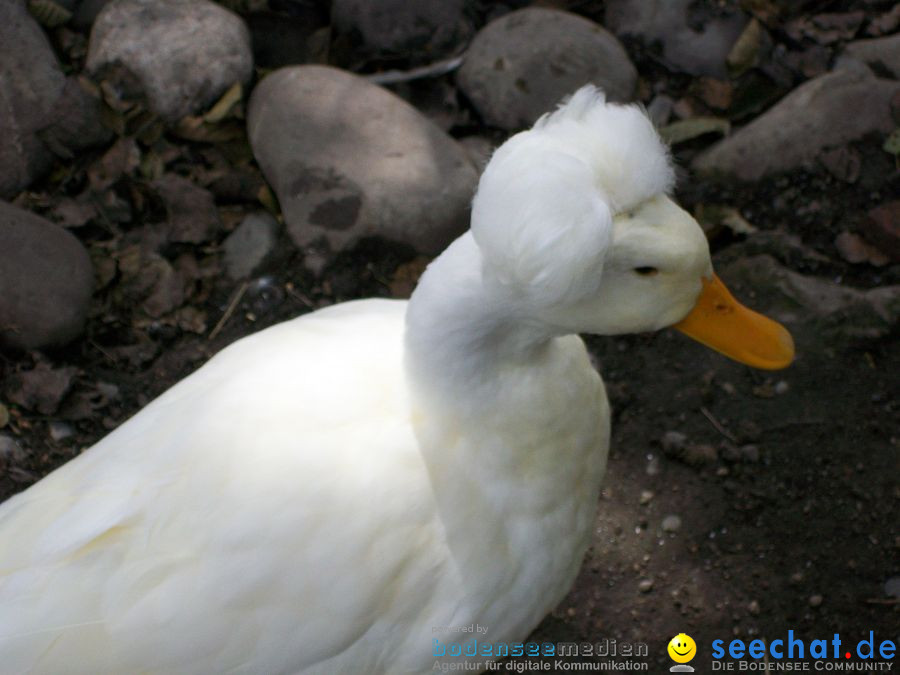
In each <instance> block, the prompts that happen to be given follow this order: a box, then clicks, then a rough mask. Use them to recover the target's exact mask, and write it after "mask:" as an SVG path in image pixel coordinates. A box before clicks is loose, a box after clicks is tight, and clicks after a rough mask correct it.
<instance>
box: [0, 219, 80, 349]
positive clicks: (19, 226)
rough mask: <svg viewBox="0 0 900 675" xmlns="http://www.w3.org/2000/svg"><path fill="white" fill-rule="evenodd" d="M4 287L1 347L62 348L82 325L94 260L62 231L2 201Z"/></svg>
mask: <svg viewBox="0 0 900 675" xmlns="http://www.w3.org/2000/svg"><path fill="white" fill-rule="evenodd" d="M0 289H2V290H0V347H13V348H16V349H42V348H44V347H55V346H59V345H63V344H65V343H67V342H70V341H71V340H73V339H75V338H76V337H78V336H79V335H80V334H81V331H82V328H83V327H84V321H85V318H86V316H87V311H88V304H89V303H90V299H91V292H92V289H93V268H92V267H91V260H90V257H89V256H88V253H87V251H86V250H85V248H84V246H82V245H81V243H80V242H79V241H78V240H77V239H76V238H75V237H74V236H72V235H71V234H70V233H69V232H67V231H66V230H64V229H63V228H61V227H59V226H58V225H54V224H53V223H51V222H49V221H47V220H44V219H43V218H41V217H40V216H37V215H35V214H33V213H30V212H29V211H25V210H23V209H20V208H18V207H16V206H13V205H12V204H8V203H6V202H0Z"/></svg>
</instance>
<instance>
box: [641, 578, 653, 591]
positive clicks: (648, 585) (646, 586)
mask: <svg viewBox="0 0 900 675" xmlns="http://www.w3.org/2000/svg"><path fill="white" fill-rule="evenodd" d="M638 590H639V591H640V592H641V593H649V592H650V591H652V590H653V579H641V583H639V584H638Z"/></svg>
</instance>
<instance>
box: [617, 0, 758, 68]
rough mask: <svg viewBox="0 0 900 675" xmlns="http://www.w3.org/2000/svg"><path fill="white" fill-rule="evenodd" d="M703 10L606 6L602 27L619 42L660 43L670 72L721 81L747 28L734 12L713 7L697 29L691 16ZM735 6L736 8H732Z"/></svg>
mask: <svg viewBox="0 0 900 675" xmlns="http://www.w3.org/2000/svg"><path fill="white" fill-rule="evenodd" d="M702 4H703V3H696V2H692V0H608V1H607V3H606V12H605V14H604V17H603V23H604V25H605V26H606V27H607V28H609V29H610V30H611V31H612V32H613V33H615V34H616V35H617V36H619V37H623V36H629V37H636V38H638V39H640V40H641V41H642V42H644V43H645V44H647V45H652V44H655V43H659V44H660V45H661V47H662V57H663V59H665V61H666V63H667V64H668V65H669V66H670V67H671V68H672V69H673V70H677V71H680V72H684V73H688V74H690V75H708V76H710V77H717V78H724V77H726V76H727V75H728V69H727V66H726V63H725V59H726V58H727V56H728V54H729V52H730V51H731V48H732V47H733V46H734V43H735V42H736V41H737V39H738V37H740V35H741V32H742V31H743V30H744V27H745V26H746V25H747V21H748V18H747V16H746V15H745V14H744V13H743V12H741V11H740V10H739V9H736V8H733V7H729V6H728V5H725V6H724V7H717V8H716V9H715V10H714V12H710V15H709V16H707V17H705V18H704V19H703V20H702V22H701V25H699V26H698V25H697V23H698V22H697V21H696V20H695V18H694V17H693V16H692V12H693V11H694V10H695V8H697V5H701V7H700V8H699V9H700V11H701V12H702ZM735 4H737V3H735Z"/></svg>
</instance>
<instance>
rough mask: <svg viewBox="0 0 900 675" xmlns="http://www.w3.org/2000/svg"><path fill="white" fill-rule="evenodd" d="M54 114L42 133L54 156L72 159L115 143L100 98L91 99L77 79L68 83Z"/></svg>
mask: <svg viewBox="0 0 900 675" xmlns="http://www.w3.org/2000/svg"><path fill="white" fill-rule="evenodd" d="M54 111H55V112H54V114H53V117H52V120H51V122H50V123H49V124H48V126H47V127H46V128H44V129H42V130H41V131H40V132H39V134H38V136H39V137H40V138H41V140H42V141H43V142H44V143H45V144H46V145H47V147H48V148H50V149H51V150H52V151H53V153H54V154H56V155H58V156H60V157H64V158H66V159H71V158H72V157H74V156H75V153H76V152H78V151H80V150H84V149H86V148H90V147H94V146H97V145H103V144H105V143H107V142H109V141H110V140H112V137H113V133H112V131H111V130H110V129H109V128H108V127H106V126H104V125H103V122H102V112H101V104H100V99H98V98H95V97H94V96H91V95H90V94H89V93H88V92H87V91H86V90H85V88H84V87H82V86H81V84H80V82H79V81H78V78H77V77H69V78H68V79H67V80H66V85H65V87H63V90H62V93H61V94H60V97H59V99H58V100H57V102H56V105H55V106H54Z"/></svg>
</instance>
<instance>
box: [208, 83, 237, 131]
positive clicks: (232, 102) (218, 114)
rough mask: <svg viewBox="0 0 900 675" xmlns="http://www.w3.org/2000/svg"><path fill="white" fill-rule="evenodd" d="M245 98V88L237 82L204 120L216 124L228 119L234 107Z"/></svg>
mask: <svg viewBox="0 0 900 675" xmlns="http://www.w3.org/2000/svg"><path fill="white" fill-rule="evenodd" d="M243 97H244V88H243V87H242V86H241V83H240V82H235V83H234V84H233V85H231V87H229V89H228V91H226V92H225V94H224V95H223V96H222V98H220V99H219V100H218V101H217V102H216V104H215V105H214V106H213V107H212V108H210V109H209V112H207V113H206V114H205V115H204V116H203V120H204V121H205V122H206V123H208V124H216V123H217V122H221V121H222V120H223V119H225V118H226V117H228V115H229V113H231V111H232V110H233V109H234V107H235V106H236V105H237V104H238V103H240V102H241V99H242V98H243Z"/></svg>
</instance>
